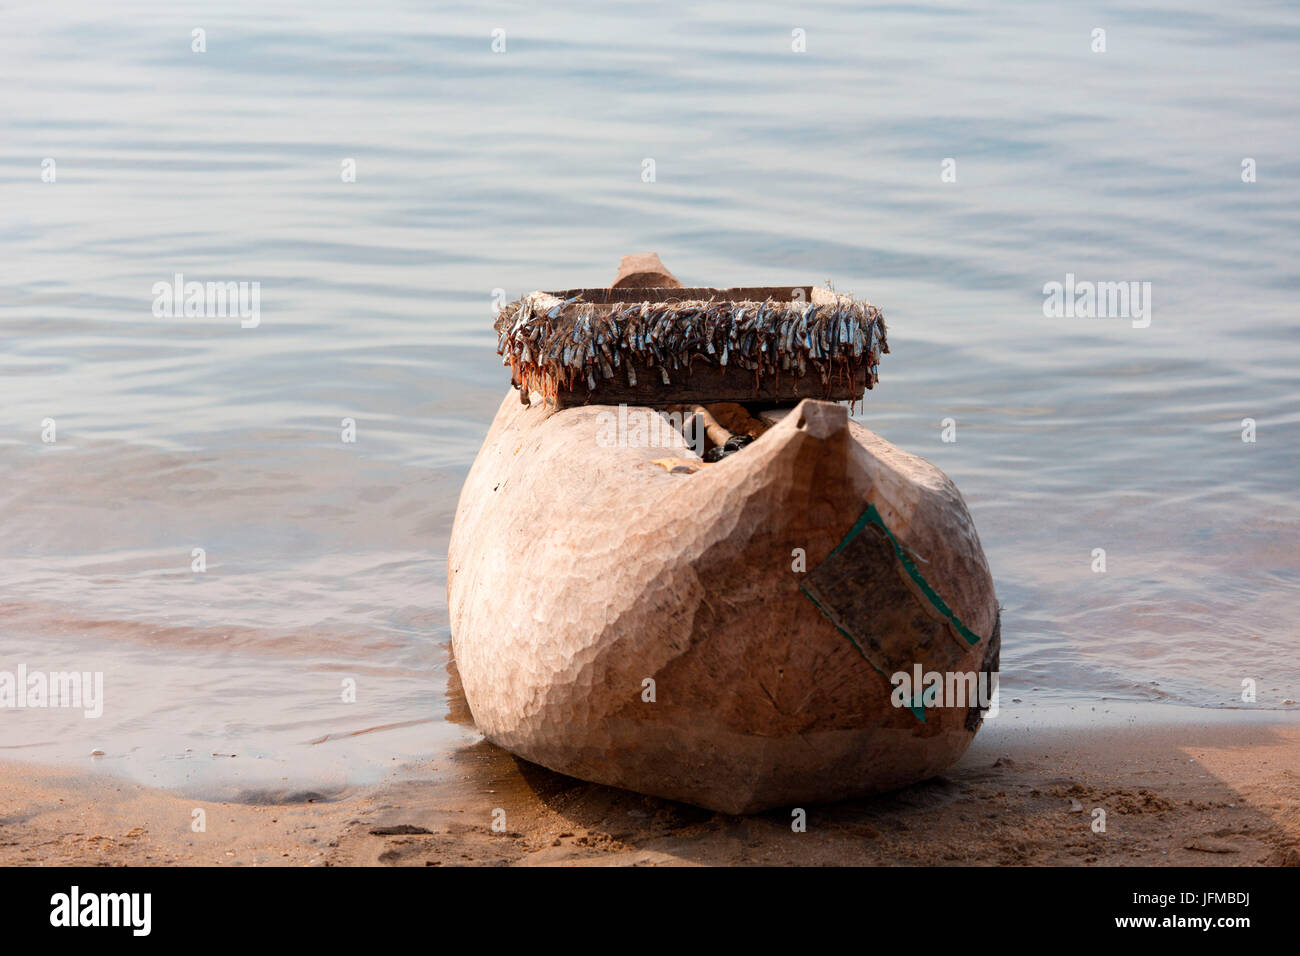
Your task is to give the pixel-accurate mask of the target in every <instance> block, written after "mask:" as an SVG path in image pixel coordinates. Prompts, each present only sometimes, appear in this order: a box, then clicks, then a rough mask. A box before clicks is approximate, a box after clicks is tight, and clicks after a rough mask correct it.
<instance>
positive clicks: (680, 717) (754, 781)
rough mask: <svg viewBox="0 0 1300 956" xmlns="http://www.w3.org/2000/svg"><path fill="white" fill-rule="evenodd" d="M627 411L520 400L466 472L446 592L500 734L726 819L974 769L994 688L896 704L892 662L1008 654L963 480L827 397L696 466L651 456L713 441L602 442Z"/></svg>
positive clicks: (455, 628)
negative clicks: (984, 709) (929, 703)
mask: <svg viewBox="0 0 1300 956" xmlns="http://www.w3.org/2000/svg"><path fill="white" fill-rule="evenodd" d="M634 412H635V413H637V414H644V415H646V416H649V415H654V414H657V413H656V412H654V411H652V410H650V409H645V408H642V409H627V410H626V412H625V415H627V416H629V417H630V416H631V415H632V414H633V413H634ZM617 414H618V409H617V408H615V407H611V406H600V405H585V406H579V407H571V408H565V409H563V410H556V409H555V408H554V407H553V406H550V405H548V404H547V403H545V402H543V401H535V402H533V403H532V404H531V405H523V404H521V403H520V401H519V399H518V397H517V396H516V394H515V393H513V392H511V393H510V394H508V395H507V396H506V398H505V399H504V401H503V402H502V404H501V407H500V410H499V411H498V413H497V416H496V419H495V421H494V422H493V424H492V426H491V429H490V431H489V433H488V436H487V439H486V441H485V442H484V445H483V448H482V449H481V451H480V452H479V455H478V457H477V459H476V461H475V462H474V465H473V467H472V469H471V471H470V473H469V476H468V478H467V479H466V482H465V486H464V488H463V490H462V492H461V497H460V503H459V507H458V509H457V512H456V518H455V525H454V528H453V532H452V537H451V543H450V549H449V554H448V605H449V611H450V617H451V629H452V642H453V653H454V656H455V659H456V663H457V667H458V670H459V673H460V678H461V682H462V684H463V686H464V691H465V696H466V700H467V702H468V704H469V707H470V710H471V712H472V714H473V716H474V719H475V722H476V723H477V725H478V727H479V729H480V731H481V732H482V733H483V734H484V736H486V737H487V738H488V739H489V740H491V741H492V742H494V743H496V744H498V745H499V746H501V747H504V748H505V749H506V750H509V751H511V752H512V753H514V754H516V755H518V756H520V757H522V758H524V759H527V760H530V761H533V762H534V763H538V764H541V765H542V766H545V767H548V768H550V769H552V770H556V771H559V772H561V773H566V774H570V775H572V776H575V777H579V778H582V779H585V780H591V781H595V782H598V783H603V784H609V785H613V786H617V787H624V788H627V789H630V790H636V791H639V792H642V793H647V794H651V795H654V796H659V797H665V798H669V799H674V800H681V801H684V802H687V803H693V804H697V805H699V806H703V807H707V808H710V809H714V810H719V811H723V812H727V813H748V812H756V811H760V810H764V809H769V808H772V807H778V806H798V805H802V804H807V803H817V802H826V801H833V800H839V799H844V798H848V797H853V796H860V795H865V794H869V793H873V792H878V791H882V790H888V789H893V788H896V787H899V786H903V785H906V784H908V783H911V782H915V781H918V780H922V779H925V778H926V777H929V776H932V775H933V774H935V773H937V772H939V771H941V770H943V769H944V768H945V767H947V766H949V765H951V764H952V763H953V762H955V761H956V760H957V759H958V758H959V757H960V756H961V755H962V753H963V752H964V751H965V749H966V747H967V746H968V745H969V743H970V741H971V740H972V738H973V737H974V734H975V732H976V730H977V729H978V727H979V723H980V719H981V714H980V710H979V705H978V702H973V703H972V704H971V705H970V706H965V707H952V706H940V707H926V708H924V709H912V708H909V707H899V706H895V704H894V702H893V701H891V692H892V691H893V690H894V687H893V686H892V685H891V682H890V678H889V675H890V674H893V673H895V672H896V671H899V670H905V671H908V672H910V671H911V670H912V669H913V666H914V665H917V664H919V665H921V666H922V668H923V670H925V671H930V670H935V671H938V672H941V673H954V672H957V673H978V672H981V671H983V672H995V671H996V669H997V662H998V651H999V646H1000V633H999V618H998V607H997V601H996V597H995V595H994V590H993V581H992V577H991V575H990V573H989V569H988V566H987V563H986V561H985V558H984V554H983V551H982V549H981V547H980V544H979V539H978V536H977V535H976V532H975V528H974V525H973V523H972V521H971V518H970V515H969V513H968V511H967V509H966V506H965V503H964V502H963V500H962V498H961V495H960V494H959V493H958V491H957V489H956V487H955V486H954V485H953V484H952V482H951V481H950V480H949V479H948V478H947V477H946V476H945V475H944V474H943V473H942V472H940V471H939V470H938V469H936V468H935V467H934V466H932V465H930V464H929V463H928V462H926V461H924V460H923V459H920V458H918V457H916V456H914V455H910V454H908V453H907V452H904V451H902V450H900V449H898V448H896V447H895V446H893V445H891V444H889V443H888V442H886V441H884V440H883V439H881V438H880V437H879V436H877V435H875V434H873V433H872V432H870V431H868V430H867V429H865V428H863V427H861V426H860V425H858V424H857V423H855V422H852V421H851V420H850V419H849V417H848V414H847V409H846V408H845V407H844V406H842V405H837V404H834V403H832V402H825V401H817V400H812V399H806V400H804V401H802V402H800V403H799V404H798V405H797V407H795V408H794V409H792V410H788V411H784V412H776V413H772V414H769V415H768V416H767V419H768V420H769V421H771V422H773V424H772V426H771V427H770V428H769V429H768V430H767V431H766V432H765V433H764V434H763V435H762V436H761V437H760V438H759V439H758V440H757V441H755V442H754V443H753V444H751V445H749V446H748V447H747V448H745V449H744V451H743V452H740V453H737V454H734V455H731V456H730V457H728V458H725V459H723V460H722V461H720V462H717V463H716V464H712V465H708V466H703V467H700V468H699V470H697V471H695V472H694V473H691V474H682V473H672V472H671V471H669V470H666V469H665V468H664V467H661V466H660V465H659V464H657V463H656V460H658V459H663V458H665V457H672V458H681V459H688V460H689V459H693V458H698V456H697V455H696V454H695V452H694V451H693V450H692V449H690V448H688V447H687V445H686V442H685V440H684V439H683V438H682V437H681V436H680V435H678V434H677V433H676V432H674V431H671V430H669V429H660V430H658V438H659V444H658V445H657V446H646V445H645V444H643V443H641V442H634V441H616V442H613V443H612V444H611V443H610V442H609V441H607V440H602V436H607V435H608V430H609V425H610V420H611V416H615V415H617ZM800 555H802V559H801V558H800ZM651 682H652V683H651Z"/></svg>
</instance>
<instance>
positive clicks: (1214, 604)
mask: <svg viewBox="0 0 1300 956" xmlns="http://www.w3.org/2000/svg"><path fill="white" fill-rule="evenodd" d="M1045 6H1046V5H1040V4H1033V3H1024V4H999V5H989V6H983V5H973V6H972V5H968V4H955V3H954V4H951V5H931V4H887V5H878V6H862V5H858V4H848V3H844V4H827V3H820V4H811V5H807V4H805V5H799V7H798V8H797V9H796V8H792V7H789V6H787V5H784V4H762V3H760V4H735V5H725V4H710V3H704V4H689V5H681V6H677V5H672V4H630V3H629V4H598V3H583V4H577V5H570V6H568V8H567V9H563V10H562V9H557V8H554V7H553V6H552V5H545V7H542V6H541V5H538V6H536V7H535V6H534V5H531V4H490V3H489V4H450V5H448V4H432V3H428V4H426V3H416V2H408V3H397V2H386V0H376V2H373V3H368V4H363V5H357V4H344V3H337V2H333V0H325V2H320V3H315V4H311V5H287V6H285V7H283V8H280V7H276V6H273V5H266V4H261V3H221V4H215V3H214V4H202V3H195V4H187V3H162V2H157V3H145V2H138V0H137V2H123V3H115V4H111V5H109V4H99V3H92V2H87V0H82V2H61V3H55V4H25V3H17V4H9V5H7V6H5V7H4V8H3V9H2V10H0V80H2V82H0V89H2V90H3V91H4V92H3V93H0V237H2V240H3V250H2V251H3V270H2V271H0V479H2V480H0V508H2V510H0V529H2V530H3V534H0V651H2V652H3V660H0V670H10V671H13V670H15V669H16V668H17V667H18V666H19V664H24V665H26V666H27V667H28V668H30V669H33V670H46V671H50V670H59V669H64V668H76V669H78V670H91V671H94V670H101V671H103V672H104V674H105V694H106V703H105V710H104V715H103V716H102V717H101V718H99V719H97V720H87V719H85V718H83V717H81V716H80V714H75V713H69V712H51V711H36V710H9V711H5V712H4V713H3V714H0V746H3V747H4V748H12V749H6V750H4V751H3V752H5V753H9V754H10V755H12V756H26V757H32V758H39V759H56V760H77V761H80V760H84V759H86V758H87V756H88V755H89V754H90V752H91V750H92V749H96V748H98V749H102V750H104V751H105V756H104V758H103V765H105V766H109V767H112V768H114V769H117V770H120V771H123V772H128V773H132V774H135V775H137V776H139V777H142V778H144V779H148V780H156V781H160V782H181V783H186V784H189V785H193V786H197V787H201V786H204V785H205V782H206V781H217V780H220V781H228V780H229V779H231V777H232V775H233V776H234V777H235V778H237V779H238V780H240V781H242V782H243V783H244V784H246V785H248V786H254V785H258V786H261V785H263V784H266V785H276V786H285V787H291V786H293V785H296V784H298V783H301V782H312V783H320V782H325V783H329V782H344V781H351V780H362V779H373V778H375V777H378V776H379V775H381V774H383V773H386V772H388V770H389V768H391V767H392V766H394V761H395V760H397V761H400V760H402V759H404V758H408V757H414V756H421V755H428V754H431V753H436V752H438V751H439V749H440V748H442V747H445V746H447V745H449V744H451V743H452V742H454V741H456V740H458V739H461V738H463V737H464V736H465V735H466V734H467V733H468V731H467V730H466V729H464V728H463V727H461V726H460V725H456V724H451V723H448V722H447V720H446V716H447V712H448V697H447V675H446V670H445V666H446V661H447V655H448V651H447V642H448V630H447V618H446V606H445V595H444V588H445V551H446V542H447V536H448V532H449V529H450V523H451V516H452V514H453V512H454V508H455V501H456V495H457V492H458V489H459V486H460V482H461V480H462V479H463V477H464V475H465V473H466V471H467V469H468V467H469V464H470V462H471V460H472V458H473V455H474V453H475V451H476V449H477V447H478V444H479V442H480V441H481V439H482V436H483V434H484V432H485V430H486V427H487V424H488V422H489V420H490V419H491V416H492V414H493V413H494V412H495V409H496V405H497V403H498V401H499V399H500V396H501V394H502V392H503V390H504V388H505V383H506V376H505V374H504V373H503V371H502V369H501V368H500V366H499V360H498V359H497V358H496V356H495V355H494V351H493V349H494V345H495V337H494V335H493V333H492V332H491V329H490V317H489V305H490V301H491V297H492V294H493V290H494V289H497V288H501V289H504V290H505V291H506V293H507V294H508V295H510V296H511V297H514V296H517V295H519V294H521V293H524V292H527V291H529V290H532V289H534V288H555V287H574V286H583V285H603V284H607V283H608V282H609V281H610V279H611V278H612V276H613V271H614V268H615V266H616V264H617V261H618V257H619V256H620V255H621V254H622V253H625V252H633V251H641V250H646V249H654V250H657V251H659V252H660V254H661V255H662V257H663V259H664V261H665V262H666V263H667V264H668V266H669V267H670V268H671V269H673V270H674V271H675V272H676V273H677V275H678V276H679V278H681V279H682V280H683V281H684V282H685V283H686V284H688V285H690V284H700V285H704V284H723V285H731V284H737V285H739V284H777V283H787V282H821V281H823V280H825V279H828V278H829V279H830V280H832V281H833V282H834V284H835V286H836V288H837V289H840V290H845V291H852V292H854V293H856V294H858V295H860V296H863V297H866V298H868V299H870V300H871V301H873V302H875V303H877V304H878V305H880V306H882V307H883V308H884V310H885V313H886V315H887V317H888V318H889V321H890V343H891V345H892V347H893V354H891V355H890V356H888V357H887V358H886V360H885V361H884V362H883V363H882V368H881V385H880V387H879V389H878V390H876V391H875V392H873V393H871V394H870V395H869V396H868V401H867V402H866V405H865V408H864V410H863V411H862V412H861V414H860V417H861V418H862V420H863V421H864V422H866V423H867V424H868V425H869V426H870V427H872V428H874V429H876V430H877V431H879V432H880V433H881V434H882V435H884V436H885V437H886V438H888V439H890V440H891V441H894V442H895V443H897V444H899V445H902V446H903V447H906V448H908V449H910V450H912V451H915V452H917V453H919V454H922V455H924V456H926V457H928V458H930V459H931V460H933V461H934V462H935V463H936V464H938V465H939V466H940V467H942V468H943V469H944V470H946V471H947V472H948V473H949V474H950V475H952V477H953V478H954V479H955V480H956V481H957V482H958V484H959V485H960V487H961V488H962V490H963V492H964V494H965V495H966V498H967V500H968V502H969V503H970V506H971V508H972V511H973V513H974V515H975V519H976V521H977V524H978V527H979V529H980V534H981V536H982V539H983V542H984V545H985V548H986V550H987V552H988V555H989V560H990V563H991V565H992V567H993V570H994V575H995V578H996V580H997V585H998V594H999V597H1000V599H1001V600H1002V602H1003V604H1004V605H1005V610H1004V618H1003V634H1004V641H1005V645H1004V652H1003V668H1004V671H1003V673H1004V686H1006V687H1009V688H1010V689H1011V690H1013V691H1014V692H1015V693H1016V694H1017V696H1020V697H1021V698H1022V699H1024V700H1025V701H1026V704H1027V705H1028V704H1032V703H1034V702H1037V701H1041V702H1043V703H1044V704H1046V703H1052V704H1056V705H1059V704H1060V703H1062V702H1067V703H1079V704H1085V703H1095V702H1096V701H1097V700H1098V699H1099V698H1112V699H1113V698H1126V699H1141V700H1148V699H1170V700H1174V701H1179V702H1183V703H1191V704H1197V705H1206V706H1221V705H1232V704H1233V703H1234V702H1235V703H1240V688H1241V681H1242V679H1243V678H1248V677H1250V678H1255V679H1256V680H1257V681H1258V686H1259V705H1258V706H1267V707H1286V706H1287V705H1285V704H1283V700H1285V699H1287V698H1297V697H1300V664H1297V662H1296V655H1295V653H1294V652H1295V649H1296V644H1297V632H1296V625H1295V621H1296V619H1297V616H1300V596H1298V591H1297V583H1298V578H1300V574H1298V572H1300V505H1297V494H1296V489H1297V485H1298V484H1300V482H1298V480H1297V479H1298V477H1300V442H1298V440H1297V438H1298V434H1297V428H1298V426H1300V401H1298V400H1297V399H1298V397H1300V388H1298V385H1300V337H1298V335H1297V322H1296V318H1297V306H1296V301H1297V292H1298V291H1300V279H1298V278H1297V277H1298V275H1300V273H1298V271H1297V261H1298V259H1300V185H1298V183H1300V154H1298V151H1297V146H1298V145H1300V135H1298V134H1297V120H1298V119H1300V116H1298V115H1297V114H1298V111H1300V66H1298V65H1297V64H1300V56H1297V52H1298V51H1300V13H1298V12H1296V11H1295V10H1290V11H1288V10H1286V9H1284V8H1281V7H1278V6H1275V5H1272V4H1262V3H1247V4H1244V5H1234V6H1231V7H1225V6H1223V5H1222V4H1213V3H1208V2H1206V3H1196V4H1192V5H1190V7H1189V5H1188V4H1184V3H1169V4H1141V5H1139V6H1137V7H1134V6H1133V5H1123V6H1121V5H1105V4H1102V5H1098V4H1087V5H1082V4H1081V5H1075V6H1071V5H1066V6H1065V7H1063V8H1062V7H1060V6H1059V5H1052V6H1053V7H1055V8H1056V9H1053V10H1048V9H1044V7H1045ZM1097 27H1101V28H1104V29H1105V30H1106V40H1107V49H1106V52H1104V53H1094V52H1092V50H1091V49H1090V45H1091V43H1092V39H1091V33H1092V31H1093V29H1094V28H1097ZM196 28H202V29H203V30H205V31H206V46H207V49H206V52H203V53H196V52H193V50H192V49H191V46H192V31H193V30H194V29H196ZM494 28H502V29H504V30H505V38H506V50H505V52H504V53H494V52H493V51H492V48H491V46H492V37H491V33H492V30H493V29H494ZM796 28H797V29H802V30H804V31H806V37H807V51H806V52H804V53H795V52H793V51H792V49H791V43H792V38H791V31H792V30H794V29H796ZM647 158H650V159H653V160H654V163H655V174H656V175H655V181H654V182H652V183H647V182H643V181H642V175H641V173H642V168H643V160H645V159H647ZM946 158H952V159H954V160H955V161H956V171H957V179H956V182H942V181H941V176H940V172H941V163H942V162H943V160H945V159H946ZM1245 158H1251V159H1253V160H1254V161H1255V164H1256V168H1257V181H1256V182H1253V183H1244V182H1243V181H1242V175H1241V169H1242V162H1243V159H1245ZM46 160H53V166H52V168H53V170H54V173H55V181H54V182H45V181H43V180H42V173H43V169H45V170H49V169H50V168H51V166H50V164H49V163H48V162H46ZM347 160H352V161H354V162H355V167H356V171H357V176H356V181H355V182H344V181H343V176H342V175H341V172H342V169H343V164H344V163H345V161H347ZM1067 272H1069V273H1074V274H1076V275H1077V276H1078V277H1079V278H1080V279H1090V280H1102V281H1110V280H1137V281H1145V282H1150V283H1151V284H1152V290H1153V291H1152V295H1153V309H1152V316H1151V318H1152V321H1151V324H1150V327H1148V328H1134V327H1133V324H1132V323H1131V322H1130V321H1128V320H1125V319H1064V318H1062V319H1049V318H1045V317H1044V314H1043V309H1042V304H1043V295H1042V287H1043V285H1044V283H1046V282H1050V281H1053V280H1056V281H1062V280H1063V279H1064V277H1065V274H1066V273H1067ZM176 273H181V274H183V275H184V276H185V278H186V279H193V280H199V281H236V282H239V281H243V282H258V283H260V296H261V299H260V323H259V324H258V325H257V326H256V327H255V328H242V327H241V324H240V322H239V320H238V319H237V318H231V319H226V318H198V317H192V318H185V317H183V316H181V317H176V318H172V317H167V316H163V317H155V315H154V313H153V311H152V304H153V300H154V294H153V291H152V289H153V286H154V284H155V283H157V282H167V281H171V279H172V277H173V276H174V275H175V274H176ZM347 418H350V419H353V420H354V421H355V423H356V441H355V442H354V443H348V442H344V441H343V440H342V438H341V430H342V427H343V426H342V422H343V420H344V419H347ZM947 418H951V419H953V420H954V422H955V423H956V437H957V440H956V441H955V442H952V443H946V442H944V441H942V440H941V433H940V427H941V422H942V421H943V420H944V419H947ZM1245 418H1251V419H1254V421H1255V423H1256V428H1257V441H1255V442H1254V443H1246V442H1243V441H1242V440H1241V435H1242V420H1243V419H1245ZM47 419H52V420H53V422H54V427H55V436H54V437H55V438H56V440H55V441H54V442H52V443H48V442H45V441H43V440H42V437H43V432H45V431H46V430H47V426H46V425H44V424H43V423H44V422H45V421H46V420H47ZM195 548H202V549H204V553H205V556H206V567H207V570H206V572H205V573H195V572H194V571H192V568H191V565H192V561H193V560H194V558H193V553H194V549H195ZM1096 548H1104V549H1105V551H1106V556H1107V570H1106V572H1105V573H1104V574H1098V573H1094V572H1093V571H1092V568H1091V565H1092V562H1093V557H1092V555H1093V550H1094V549H1096ZM349 679H351V680H353V681H355V686H356V698H357V699H356V702H355V703H346V702H344V701H343V700H342V699H341V696H342V688H343V687H344V682H345V681H347V680H349ZM361 731H368V732H366V733H358V732H361ZM214 754H222V755H228V754H236V755H237V756H236V757H229V756H219V757H218V756H212V755H214ZM232 768H238V769H233V770H232ZM286 781H287V782H286Z"/></svg>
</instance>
